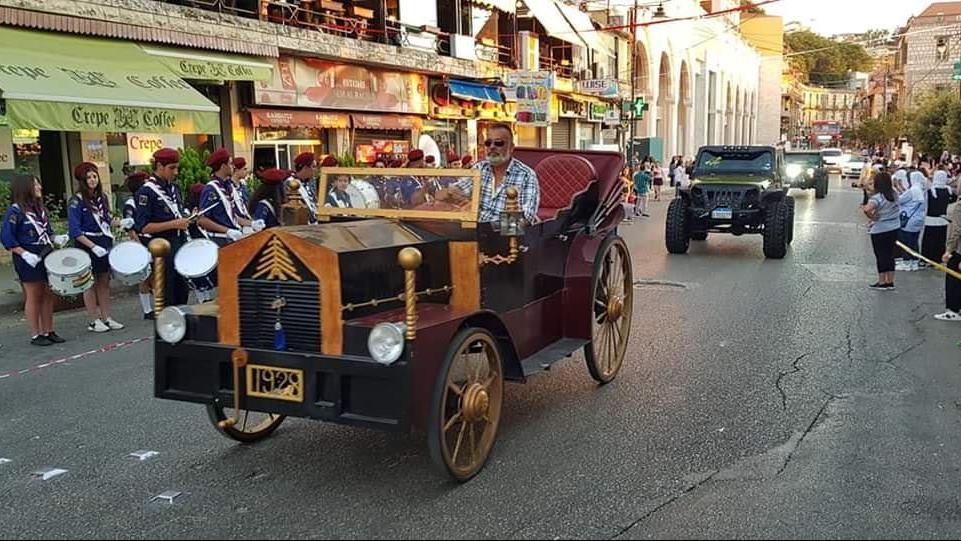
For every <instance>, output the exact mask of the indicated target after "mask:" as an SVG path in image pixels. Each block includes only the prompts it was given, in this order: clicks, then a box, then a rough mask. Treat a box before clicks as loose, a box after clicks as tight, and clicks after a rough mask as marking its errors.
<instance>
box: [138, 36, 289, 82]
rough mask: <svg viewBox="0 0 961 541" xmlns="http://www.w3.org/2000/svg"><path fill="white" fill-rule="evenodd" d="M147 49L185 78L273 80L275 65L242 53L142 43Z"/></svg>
mask: <svg viewBox="0 0 961 541" xmlns="http://www.w3.org/2000/svg"><path fill="white" fill-rule="evenodd" d="M141 49H143V52H145V53H147V54H148V55H150V56H153V57H156V58H157V60H159V61H160V62H163V64H164V65H166V66H167V67H168V68H170V70H171V71H173V72H174V73H176V74H177V75H179V76H181V77H183V78H184V79H198V80H203V81H269V80H271V78H272V70H273V64H271V63H269V62H265V61H263V60H260V59H258V58H250V57H246V56H238V55H221V54H211V53H200V52H196V51H190V50H186V49H171V48H166V47H154V46H147V45H141Z"/></svg>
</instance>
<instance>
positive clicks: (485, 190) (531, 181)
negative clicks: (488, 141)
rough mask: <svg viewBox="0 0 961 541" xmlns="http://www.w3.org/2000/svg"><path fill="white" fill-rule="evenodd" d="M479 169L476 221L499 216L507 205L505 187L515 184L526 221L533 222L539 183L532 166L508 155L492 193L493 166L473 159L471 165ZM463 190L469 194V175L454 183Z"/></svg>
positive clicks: (470, 186)
mask: <svg viewBox="0 0 961 541" xmlns="http://www.w3.org/2000/svg"><path fill="white" fill-rule="evenodd" d="M472 169H474V170H476V171H480V176H481V188H480V217H479V218H478V221H479V222H495V221H497V220H500V217H501V213H502V212H504V208H505V207H506V206H507V190H506V189H505V188H507V187H508V186H514V187H515V188H517V191H518V193H519V194H520V197H518V203H519V204H520V207H521V211H523V212H524V217H525V218H527V221H529V222H530V223H534V222H536V221H537V208H538V206H539V205H540V200H541V192H540V185H539V184H538V183H537V173H535V172H534V170H533V169H531V168H530V167H528V166H526V165H524V164H523V163H522V162H521V161H520V160H518V159H517V158H511V163H510V165H508V166H507V173H506V174H505V175H504V182H503V183H502V184H501V186H500V188H499V189H498V190H497V193H494V170H493V168H492V167H491V165H490V163H489V162H488V161H487V160H484V161H481V162H477V164H476V165H475V166H474V167H472ZM455 186H457V187H458V188H460V189H461V190H463V191H464V193H467V194H470V193H471V189H473V187H474V181H473V180H472V179H469V178H468V179H463V180H461V181H459V182H457V183H456V184H455Z"/></svg>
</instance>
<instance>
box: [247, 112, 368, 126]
mask: <svg viewBox="0 0 961 541" xmlns="http://www.w3.org/2000/svg"><path fill="white" fill-rule="evenodd" d="M250 120H251V122H252V123H253V125H254V127H255V128H341V129H343V128H348V127H350V115H348V114H347V113H327V112H322V111H298V110H286V109H251V110H250Z"/></svg>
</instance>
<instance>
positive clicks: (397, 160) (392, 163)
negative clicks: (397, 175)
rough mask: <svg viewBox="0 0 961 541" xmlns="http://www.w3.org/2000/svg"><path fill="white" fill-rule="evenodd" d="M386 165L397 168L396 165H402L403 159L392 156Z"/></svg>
mask: <svg viewBox="0 0 961 541" xmlns="http://www.w3.org/2000/svg"><path fill="white" fill-rule="evenodd" d="M388 165H390V166H391V167H392V168H394V169H397V168H398V167H403V166H404V160H402V159H400V158H394V159H393V160H391V161H390V163H389V164H388Z"/></svg>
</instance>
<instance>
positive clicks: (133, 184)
mask: <svg viewBox="0 0 961 541" xmlns="http://www.w3.org/2000/svg"><path fill="white" fill-rule="evenodd" d="M149 176H150V175H148V174H147V173H144V172H143V171H135V172H133V173H130V175H128V176H127V180H126V184H127V191H128V192H130V197H129V198H128V199H127V200H126V201H125V202H124V204H123V220H121V222H120V226H121V227H123V230H124V231H126V232H127V237H129V238H130V240H132V241H136V242H140V237H139V236H138V235H137V232H136V231H135V230H134V216H135V215H136V213H137V202H136V201H135V200H134V194H136V193H137V192H138V191H139V190H140V188H141V187H142V186H143V183H144V181H146V180H147V178H148V177H149ZM150 286H151V284H150V277H149V276H148V277H147V279H145V280H144V281H143V282H140V286H139V287H138V289H139V290H140V309H141V310H143V318H144V319H153V317H154V314H153V295H152V294H151V293H150Z"/></svg>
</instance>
